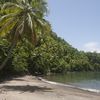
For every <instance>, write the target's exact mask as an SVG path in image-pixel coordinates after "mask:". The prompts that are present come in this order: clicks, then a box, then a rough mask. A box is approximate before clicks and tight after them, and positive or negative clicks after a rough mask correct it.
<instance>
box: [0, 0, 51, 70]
mask: <svg viewBox="0 0 100 100" xmlns="http://www.w3.org/2000/svg"><path fill="white" fill-rule="evenodd" d="M46 11H47V9H46V3H45V1H44V0H16V3H12V2H6V3H4V4H3V5H2V6H1V10H0V15H1V17H0V36H1V37H6V38H7V39H8V40H9V41H10V42H11V45H10V49H9V51H8V55H7V58H6V59H5V60H4V62H3V63H2V64H1V66H0V70H1V69H2V68H3V67H4V66H5V64H6V62H7V61H8V59H9V57H10V55H11V53H12V50H13V48H14V47H15V46H16V45H17V43H18V41H19V40H22V38H27V40H28V41H30V42H31V43H33V44H34V45H36V43H37V39H38V37H37V35H41V34H44V33H47V32H48V33H49V31H50V24H49V23H48V22H47V21H46V20H45V19H44V18H43V17H44V13H46Z"/></svg>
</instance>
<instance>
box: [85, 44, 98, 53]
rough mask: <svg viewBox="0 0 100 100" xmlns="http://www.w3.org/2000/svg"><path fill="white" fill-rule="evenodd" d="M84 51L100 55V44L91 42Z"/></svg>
mask: <svg viewBox="0 0 100 100" xmlns="http://www.w3.org/2000/svg"><path fill="white" fill-rule="evenodd" d="M83 49H84V51H91V52H94V51H95V52H98V53H100V44H99V43H98V42H89V43H86V44H85V45H84V48H83Z"/></svg>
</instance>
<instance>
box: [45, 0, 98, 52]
mask: <svg viewBox="0 0 100 100" xmlns="http://www.w3.org/2000/svg"><path fill="white" fill-rule="evenodd" d="M48 7H49V14H48V17H47V19H48V20H49V22H50V23H51V25H52V29H53V31H54V32H56V33H57V35H58V36H60V37H62V38H64V39H65V40H66V41H67V42H69V43H70V44H71V45H72V46H73V47H75V48H77V49H79V50H84V51H97V52H100V0H48Z"/></svg>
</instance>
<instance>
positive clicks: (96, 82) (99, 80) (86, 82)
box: [45, 72, 100, 91]
mask: <svg viewBox="0 0 100 100" xmlns="http://www.w3.org/2000/svg"><path fill="white" fill-rule="evenodd" d="M45 78H46V79H47V80H49V81H54V82H59V83H64V84H69V85H73V86H75V87H79V88H83V89H86V90H92V91H96V90H97V91H100V72H77V73H75V72H74V73H67V74H54V75H50V76H46V77H45Z"/></svg>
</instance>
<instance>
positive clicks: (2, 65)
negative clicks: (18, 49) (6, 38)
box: [0, 43, 16, 70]
mask: <svg viewBox="0 0 100 100" xmlns="http://www.w3.org/2000/svg"><path fill="white" fill-rule="evenodd" d="M15 46H16V43H13V44H12V45H11V48H10V50H9V51H8V55H7V57H6V59H5V60H4V61H3V63H2V64H1V65H0V70H2V69H3V68H4V67H5V66H6V64H7V62H8V60H9V58H10V57H11V56H12V51H13V49H14V47H15Z"/></svg>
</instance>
